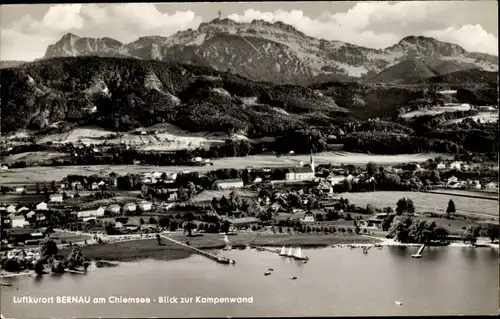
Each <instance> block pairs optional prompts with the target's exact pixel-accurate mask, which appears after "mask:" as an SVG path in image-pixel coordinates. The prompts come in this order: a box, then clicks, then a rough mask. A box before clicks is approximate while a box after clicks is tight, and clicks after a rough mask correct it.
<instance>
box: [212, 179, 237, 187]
mask: <svg viewBox="0 0 500 319" xmlns="http://www.w3.org/2000/svg"><path fill="white" fill-rule="evenodd" d="M216 185H217V188H219V189H233V188H242V187H243V181H242V180H241V179H225V180H220V181H217V182H216Z"/></svg>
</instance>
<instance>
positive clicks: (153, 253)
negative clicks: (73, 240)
mask: <svg viewBox="0 0 500 319" xmlns="http://www.w3.org/2000/svg"><path fill="white" fill-rule="evenodd" d="M257 234H258V233H257V232H248V233H243V232H242V233H238V234H237V235H235V236H229V240H230V241H231V243H232V246H233V247H234V248H237V247H244V246H245V245H247V244H249V243H253V244H255V245H258V246H276V247H278V246H290V245H293V246H302V247H322V246H329V245H336V244H351V243H374V242H377V240H376V239H374V238H369V237H365V236H358V235H317V234H313V235H306V234H297V235H295V234H294V235H290V234H276V235H274V234H259V235H258V236H257ZM168 236H170V237H172V238H173V239H175V240H178V241H182V242H185V241H187V240H188V241H189V243H190V245H191V246H193V247H196V248H199V249H221V248H223V247H224V246H225V245H226V244H225V242H224V235H223V234H203V235H201V236H195V237H187V236H185V235H183V234H182V233H173V234H169V235H168ZM81 250H82V253H83V255H84V256H85V257H86V258H89V259H93V260H113V261H132V260H138V259H146V258H153V259H159V260H174V259H182V258H187V257H189V256H190V255H191V254H192V252H191V251H190V250H188V249H187V248H184V247H182V246H180V245H176V244H174V243H172V242H170V241H168V240H166V239H162V245H161V246H160V245H158V242H157V241H156V239H146V240H134V241H126V242H118V243H114V244H103V245H91V246H86V247H82V248H81ZM70 252H71V249H69V248H66V249H63V250H62V251H61V254H62V255H67V254H69V253H70Z"/></svg>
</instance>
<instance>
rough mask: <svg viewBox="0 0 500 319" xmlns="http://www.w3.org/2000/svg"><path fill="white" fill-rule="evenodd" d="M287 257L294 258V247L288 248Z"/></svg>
mask: <svg viewBox="0 0 500 319" xmlns="http://www.w3.org/2000/svg"><path fill="white" fill-rule="evenodd" d="M286 256H287V257H293V249H292V247H290V248H288V251H287V252H286Z"/></svg>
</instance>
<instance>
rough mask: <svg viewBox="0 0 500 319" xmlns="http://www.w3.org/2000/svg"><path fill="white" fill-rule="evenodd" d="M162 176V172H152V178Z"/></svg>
mask: <svg viewBox="0 0 500 319" xmlns="http://www.w3.org/2000/svg"><path fill="white" fill-rule="evenodd" d="M162 174H163V173H162V172H154V173H153V177H154V178H161V175H162Z"/></svg>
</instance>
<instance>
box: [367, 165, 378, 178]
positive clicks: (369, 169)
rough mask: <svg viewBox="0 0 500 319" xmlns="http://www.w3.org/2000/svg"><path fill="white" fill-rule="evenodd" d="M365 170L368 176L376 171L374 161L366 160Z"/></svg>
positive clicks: (376, 167)
mask: <svg viewBox="0 0 500 319" xmlns="http://www.w3.org/2000/svg"><path fill="white" fill-rule="evenodd" d="M366 172H367V173H368V176H373V175H375V174H376V173H377V172H378V166H377V164H375V163H374V162H368V164H366Z"/></svg>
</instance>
